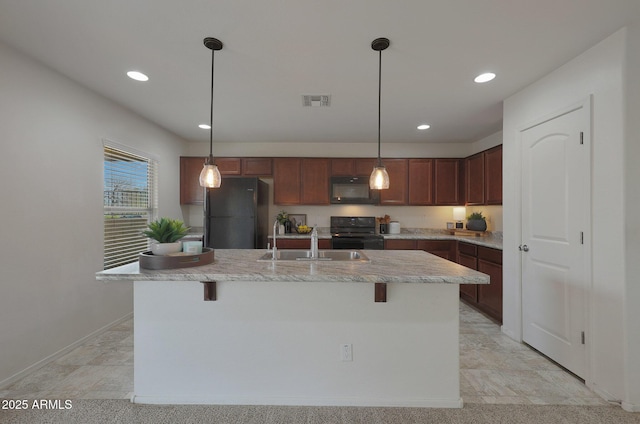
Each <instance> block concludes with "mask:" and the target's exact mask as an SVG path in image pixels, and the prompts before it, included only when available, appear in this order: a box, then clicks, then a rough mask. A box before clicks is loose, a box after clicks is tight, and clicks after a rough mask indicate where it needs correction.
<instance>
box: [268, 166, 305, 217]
mask: <svg viewBox="0 0 640 424" xmlns="http://www.w3.org/2000/svg"><path fill="white" fill-rule="evenodd" d="M301 164H302V159H300V158H275V159H273V203H275V204H276V205H298V204H300V186H301V184H302V174H301V169H300V165H301Z"/></svg>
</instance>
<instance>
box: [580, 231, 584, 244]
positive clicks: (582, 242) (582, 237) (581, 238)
mask: <svg viewBox="0 0 640 424" xmlns="http://www.w3.org/2000/svg"><path fill="white" fill-rule="evenodd" d="M580 244H584V232H582V231H580Z"/></svg>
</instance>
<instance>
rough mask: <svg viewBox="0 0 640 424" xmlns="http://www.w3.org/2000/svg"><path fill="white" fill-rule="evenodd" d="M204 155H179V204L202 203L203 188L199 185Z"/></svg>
mask: <svg viewBox="0 0 640 424" xmlns="http://www.w3.org/2000/svg"><path fill="white" fill-rule="evenodd" d="M205 160H206V158H204V157H193V156H181V157H180V204H181V205H202V203H203V201H204V190H203V188H202V187H200V172H201V171H202V168H203V167H204V161H205Z"/></svg>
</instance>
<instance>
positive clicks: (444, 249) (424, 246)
mask: <svg viewBox="0 0 640 424" xmlns="http://www.w3.org/2000/svg"><path fill="white" fill-rule="evenodd" d="M455 246H456V242H455V241H452V240H417V241H416V248H417V249H419V250H424V251H425V252H429V253H431V254H433V255H436V256H440V257H441V258H444V259H448V260H450V261H452V262H455V259H456V249H455Z"/></svg>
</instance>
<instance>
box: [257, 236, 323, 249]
mask: <svg viewBox="0 0 640 424" xmlns="http://www.w3.org/2000/svg"><path fill="white" fill-rule="evenodd" d="M269 238H271V237H269ZM276 247H277V248H278V249H306V250H308V249H311V239H310V238H304V239H299V238H278V239H276ZM318 249H331V240H330V239H319V240H318Z"/></svg>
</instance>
